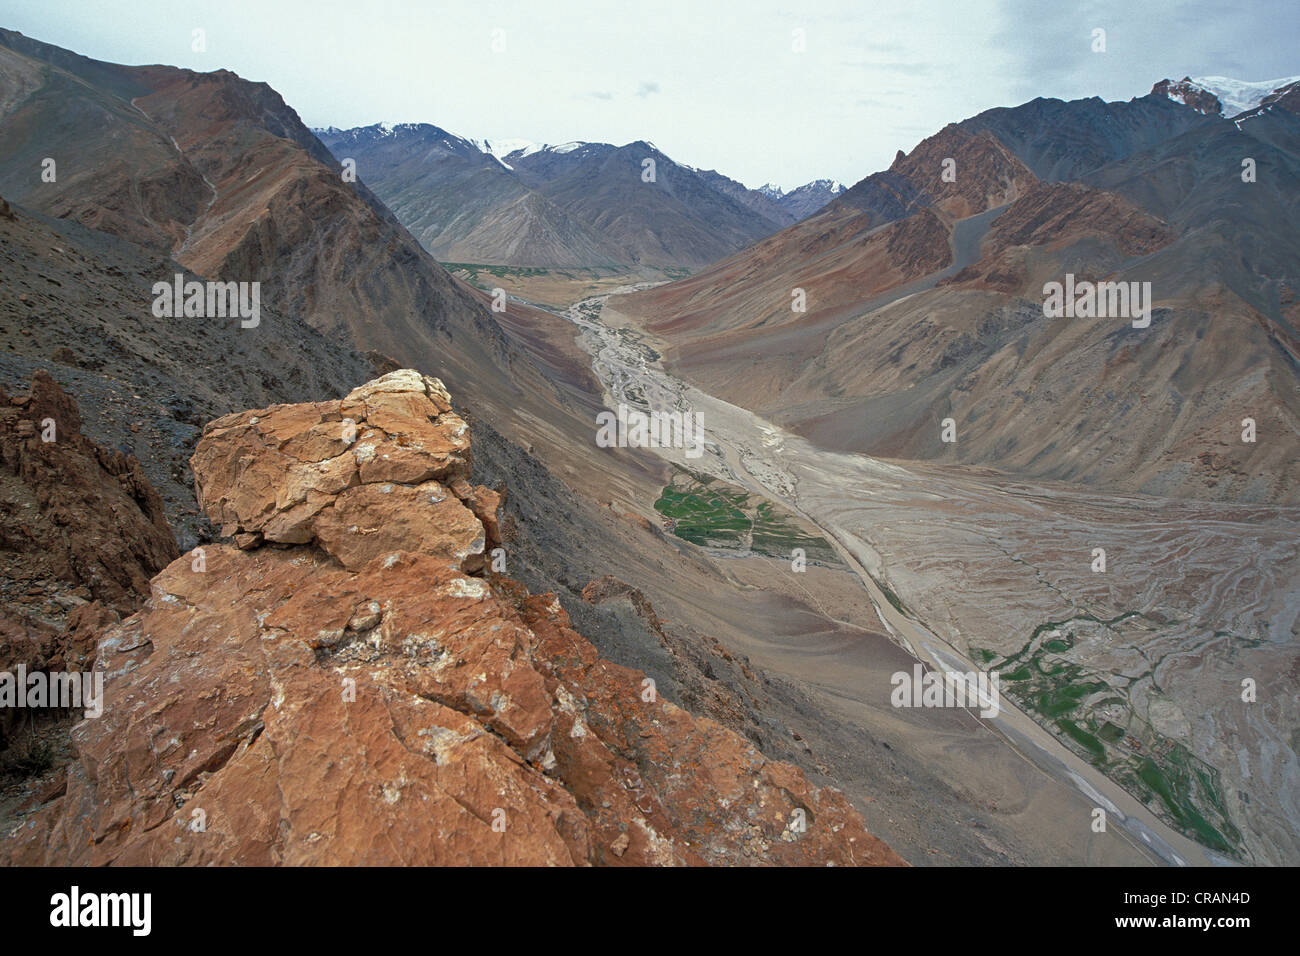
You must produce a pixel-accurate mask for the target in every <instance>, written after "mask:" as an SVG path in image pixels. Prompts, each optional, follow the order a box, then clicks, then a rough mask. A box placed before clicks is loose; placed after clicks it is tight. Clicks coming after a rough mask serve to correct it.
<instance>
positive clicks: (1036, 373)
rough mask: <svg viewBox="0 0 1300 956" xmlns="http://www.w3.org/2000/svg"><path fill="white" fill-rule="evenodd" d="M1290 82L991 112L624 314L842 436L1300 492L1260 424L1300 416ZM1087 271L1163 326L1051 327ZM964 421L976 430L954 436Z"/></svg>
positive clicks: (1150, 480) (1299, 424)
mask: <svg viewBox="0 0 1300 956" xmlns="http://www.w3.org/2000/svg"><path fill="white" fill-rule="evenodd" d="M1284 96H1285V93H1283V94H1282V95H1279V96H1278V97H1276V98H1275V100H1274V101H1273V103H1274V104H1276V105H1270V106H1266V107H1262V108H1257V109H1256V110H1255V112H1254V114H1253V116H1252V118H1249V119H1246V120H1242V119H1240V118H1238V119H1237V120H1236V121H1235V122H1234V121H1231V120H1227V119H1223V118H1219V117H1217V116H1208V115H1205V114H1204V113H1202V112H1201V111H1199V110H1198V109H1197V108H1196V107H1195V106H1189V105H1184V104H1181V103H1178V102H1175V101H1173V100H1171V99H1169V98H1168V97H1167V96H1158V95H1149V96H1146V97H1141V98H1138V99H1135V100H1133V101H1130V102H1128V103H1103V102H1102V101H1100V100H1098V99H1095V98H1094V99H1086V100H1077V101H1072V102H1069V103H1065V102H1061V101H1054V100H1041V99H1040V100H1034V101H1032V102H1030V103H1027V104H1024V105H1023V106H1021V107H1016V108H1011V109H999V110H990V111H988V112H986V113H982V114H980V115H979V116H976V117H973V118H972V119H970V120H966V121H964V122H961V123H956V124H953V125H951V126H949V127H947V128H946V129H945V130H943V131H941V132H940V133H938V134H936V135H935V136H933V137H930V138H929V139H927V140H925V141H923V142H922V143H921V144H920V145H918V146H917V147H916V149H914V150H913V151H912V152H911V153H910V154H903V153H900V154H899V156H898V157H897V159H896V160H895V162H894V163H893V164H892V165H891V167H890V169H888V170H886V171H883V172H881V173H876V174H873V175H871V176H868V177H867V178H865V179H864V180H862V181H861V182H859V183H857V184H856V185H855V186H853V187H852V188H851V189H849V190H848V191H847V192H845V193H844V194H843V195H842V196H840V197H839V198H838V199H836V200H835V201H833V202H832V203H831V204H830V205H829V206H827V207H826V208H825V209H824V210H822V211H821V212H820V213H818V214H816V215H814V216H813V217H811V218H809V219H807V220H805V221H803V222H800V223H798V224H796V225H794V226H791V227H788V228H787V229H785V230H783V231H782V232H779V233H777V234H775V235H773V236H770V237H768V238H767V239H765V240H763V241H761V242H759V243H757V244H756V245H754V246H753V247H751V248H749V249H746V250H744V251H742V252H741V253H739V254H738V255H737V256H734V257H732V258H730V259H728V260H725V261H722V262H719V263H717V264H715V265H714V266H712V267H710V268H709V269H706V270H704V271H702V272H700V273H697V274H696V275H694V276H691V277H690V278H689V279H685V280H682V281H680V282H676V283H673V284H670V285H666V286H660V287H658V288H656V289H653V290H650V291H648V292H642V293H638V294H635V295H630V296H622V297H619V298H618V299H617V300H615V301H614V303H612V304H613V306H614V307H615V308H617V309H618V310H619V311H620V312H622V313H624V314H626V315H628V316H631V317H634V318H635V319H636V321H637V322H638V323H644V325H645V327H646V328H647V329H649V330H650V331H651V332H653V333H654V334H655V335H656V336H657V337H658V338H659V339H660V345H661V346H662V348H663V350H664V354H665V357H666V359H667V362H668V364H669V367H670V368H673V369H675V370H677V371H678V372H679V373H680V374H683V375H684V376H686V377H687V378H689V379H691V380H692V381H695V382H697V383H699V384H700V385H701V387H703V388H704V389H706V390H707V391H710V392H712V393H713V394H716V395H718V396H720V397H722V398H724V399H726V400H728V401H731V402H734V403H735V404H738V405H742V406H744V407H749V408H753V409H755V410H756V411H759V412H760V413H761V414H764V415H765V416H767V417H769V418H771V419H773V420H775V421H777V422H780V423H783V424H786V425H789V426H792V427H794V428H795V429H796V430H798V431H799V432H801V433H803V434H805V435H807V436H808V437H810V438H812V439H814V440H815V441H817V442H818V443H820V444H822V445H824V446H826V447H829V448H834V449H841V450H847V451H861V452H867V453H870V454H873V455H882V456H889V457H898V458H920V459H925V458H937V457H942V458H944V459H951V458H953V457H954V456H955V457H956V460H958V461H962V462H966V463H970V464H981V465H988V466H992V467H996V468H1000V469H1003V470H1007V471H1011V472H1013V473H1016V474H1019V475H1024V476H1033V477H1035V478H1051V479H1062V480H1071V481H1078V482H1083V483H1085V484H1088V485H1092V486H1096V487H1098V488H1105V489H1111V490H1133V491H1137V490H1141V491H1146V492H1150V493H1154V494H1172V495H1180V496H1188V497H1196V498H1210V499H1227V500H1245V501H1287V502H1300V470H1298V469H1297V465H1296V464H1295V462H1294V461H1293V460H1291V458H1292V456H1291V454H1290V451H1289V449H1288V447H1287V443H1285V442H1274V443H1271V444H1270V443H1253V444H1244V443H1242V442H1241V441H1240V440H1239V435H1238V433H1239V432H1240V431H1241V428H1242V425H1241V420H1242V419H1243V418H1245V417H1253V418H1254V419H1255V420H1256V421H1257V422H1259V423H1261V424H1260V427H1261V428H1265V427H1266V428H1267V430H1268V431H1269V433H1270V434H1274V435H1277V434H1282V435H1286V434H1293V433H1295V432H1296V431H1297V430H1300V396H1298V395H1297V390H1296V389H1295V388H1294V387H1293V383H1294V381H1295V378H1296V372H1297V368H1300V337H1297V325H1296V317H1297V313H1296V305H1295V302H1294V299H1295V292H1294V289H1295V287H1296V283H1297V281H1300V277H1297V276H1296V274H1295V272H1294V263H1295V262H1296V261H1297V257H1298V256H1300V229H1298V228H1297V227H1296V225H1295V223H1296V222H1297V219H1296V213H1297V211H1298V210H1297V208H1296V203H1297V196H1298V195H1300V139H1297V132H1298V131H1300V117H1297V116H1296V115H1295V114H1294V113H1293V112H1290V111H1289V110H1287V109H1286V108H1285V105H1284V100H1283V97H1284ZM1243 156H1251V157H1253V158H1254V160H1255V162H1256V163H1257V165H1258V170H1259V172H1258V176H1257V180H1256V181H1254V182H1243V180H1242V177H1241V176H1240V175H1238V174H1237V173H1239V172H1240V170H1241V157H1243ZM949 159H951V160H953V161H954V164H955V165H954V166H953V168H954V169H955V177H953V181H951V182H949V181H946V180H945V179H944V177H943V176H942V171H943V169H944V164H945V161H946V160H949ZM1224 169H1229V170H1235V171H1236V172H1234V173H1233V174H1232V175H1225V174H1224V172H1223V170H1224ZM1065 273H1072V274H1075V275H1076V276H1078V277H1079V278H1085V277H1086V278H1088V279H1092V280H1120V281H1126V282H1139V283H1140V282H1143V281H1145V282H1150V283H1151V295H1152V297H1153V299H1154V304H1153V312H1152V320H1151V326H1150V328H1149V329H1147V330H1138V329H1134V328H1131V327H1129V323H1127V322H1126V321H1125V320H1123V319H1119V320H1116V321H1102V320H1090V321H1085V320H1078V319H1074V320H1071V319H1064V318H1062V319H1052V318H1048V317H1046V316H1045V315H1044V309H1043V301H1044V300H1043V294H1044V293H1043V288H1044V284H1045V283H1046V282H1048V281H1051V280H1060V279H1061V277H1062V276H1063V275H1064V274H1065ZM795 289H802V290H803V292H804V295H805V296H806V302H807V311H806V312H798V311H793V310H792V290H795ZM1252 369H1253V370H1254V371H1249V370H1252ZM1045 377H1050V379H1051V381H1052V382H1053V386H1052V388H1051V390H1050V391H1049V392H1046V393H1044V391H1043V389H1042V387H1041V385H1038V384H1035V383H1041V382H1043V381H1044V379H1045ZM1099 383H1104V385H1102V384H1099ZM1030 394H1033V395H1035V396H1036V399H1035V402H1034V404H1033V405H1032V407H1031V406H1030V405H1028V404H1024V403H1022V401H1023V397H1024V396H1027V395H1030ZM1017 396H1019V397H1020V398H1016V397H1017ZM1153 406H1154V407H1159V408H1162V409H1167V410H1168V411H1167V413H1166V414H1162V415H1152V414H1150V411H1149V409H1151V408H1152V407H1153ZM949 416H951V417H954V418H955V420H956V423H957V427H958V429H959V431H960V432H961V434H962V435H963V438H962V440H961V441H960V442H959V443H957V444H956V445H948V444H945V443H943V442H941V441H940V435H939V430H938V428H937V423H938V422H939V421H940V420H942V419H944V418H946V417H949ZM1264 422H1267V423H1268V424H1267V426H1265V425H1263V424H1262V423H1264ZM1062 429H1064V430H1065V432H1066V433H1067V434H1070V435H1073V436H1077V437H1076V438H1075V439H1074V440H1073V441H1071V442H1066V443H1063V442H1061V441H1060V440H1059V435H1060V433H1061V430H1062ZM1117 433H1123V434H1124V435H1126V436H1127V441H1126V442H1125V443H1124V445H1123V447H1120V446H1119V445H1118V444H1116V443H1115V442H1114V441H1113V439H1112V438H1108V437H1107V436H1108V435H1112V436H1113V435H1114V434H1117ZM1085 449H1086V452H1085V453H1084V454H1079V452H1080V451H1082V450H1085Z"/></svg>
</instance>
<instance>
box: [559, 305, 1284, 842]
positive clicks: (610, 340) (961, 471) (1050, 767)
mask: <svg viewBox="0 0 1300 956" xmlns="http://www.w3.org/2000/svg"><path fill="white" fill-rule="evenodd" d="M629 291H630V290H629ZM618 302H619V300H618V298H617V296H614V297H610V298H603V297H602V298H596V299H591V300H587V301H584V302H580V303H578V304H576V305H575V306H574V307H573V308H572V309H570V310H569V311H568V312H567V315H568V317H569V318H570V319H571V320H572V321H573V322H574V323H575V324H576V325H577V326H578V328H579V329H580V330H581V332H582V334H581V337H580V340H579V341H580V342H581V344H582V345H583V347H584V348H586V349H587V350H588V351H589V352H590V354H591V355H592V367H593V369H594V371H595V372H596V374H597V375H598V376H599V378H600V380H601V382H602V383H603V384H604V387H605V389H606V393H607V398H606V401H607V402H608V403H617V402H627V403H629V404H631V405H634V406H639V407H642V408H647V407H648V408H649V409H652V410H653V409H678V410H682V411H686V410H692V411H695V412H696V413H698V414H699V415H700V416H701V418H702V422H703V425H704V429H705V432H706V434H707V435H708V439H709V441H708V443H707V444H706V447H707V448H708V451H709V453H708V454H707V455H706V456H705V457H704V458H703V459H702V460H700V461H696V462H691V463H687V462H685V461H684V460H679V461H677V462H676V463H677V464H679V465H683V466H685V465H688V464H689V466H690V467H692V468H693V469H695V470H697V471H699V472H703V473H706V474H708V475H711V476H713V477H715V478H717V479H720V480H723V481H725V482H728V483H729V484H731V485H734V486H736V487H739V488H742V489H744V490H746V491H748V492H750V493H752V494H757V495H761V496H764V497H766V498H768V499H769V500H772V501H774V502H778V503H780V504H781V505H783V506H784V507H786V508H789V509H790V510H791V511H793V512H795V513H796V514H798V515H800V516H802V517H803V518H805V519H806V520H808V521H809V522H811V523H812V524H813V525H814V526H815V527H817V528H818V529H819V530H820V531H821V533H822V534H823V535H824V537H825V539H826V540H828V541H830V542H832V543H833V544H834V546H835V548H836V550H837V551H838V552H839V554H840V556H841V558H842V559H843V561H844V562H845V563H847V564H848V565H849V566H850V567H851V568H852V569H853V570H854V571H855V572H856V573H857V574H858V576H859V578H860V580H861V582H862V584H863V586H864V587H865V588H866V589H867V591H868V592H869V593H870V595H871V599H872V603H873V605H874V606H875V609H876V611H877V613H878V614H879V615H880V618H881V620H882V622H884V624H885V626H886V627H887V629H888V630H889V633H890V635H891V637H892V638H893V639H894V640H896V641H897V642H898V643H899V645H900V646H901V647H903V648H904V649H905V650H906V651H907V652H908V653H909V654H913V655H915V656H917V657H918V658H919V659H921V660H922V661H924V662H926V664H927V665H928V666H931V667H935V668H939V669H942V670H962V671H965V670H970V669H974V668H975V667H976V666H977V665H978V666H979V667H981V668H990V667H996V668H999V669H1002V670H1003V680H1004V683H1003V687H1004V694H1005V695H1009V696H1010V697H1011V699H1012V700H1014V701H1015V702H1016V705H1017V706H1016V707H1014V708H1013V707H1010V706H1006V709H1004V711H1003V712H1002V714H1001V715H999V716H998V717H997V718H995V719H993V720H992V721H989V722H987V724H988V729H990V730H994V731H995V732H997V733H998V734H999V735H1001V736H1002V737H1003V738H1004V739H1005V740H1007V741H1008V742H1010V743H1011V744H1012V746H1014V747H1015V748H1016V749H1017V750H1018V751H1019V752H1020V753H1022V754H1023V755H1024V757H1025V759H1027V760H1030V761H1032V762H1033V763H1034V764H1035V766H1037V767H1039V768H1041V769H1042V770H1044V771H1045V772H1047V773H1050V774H1052V775H1054V776H1055V777H1057V778H1058V779H1060V780H1063V781H1067V782H1068V783H1069V784H1070V785H1071V786H1072V787H1074V788H1077V790H1078V791H1079V792H1080V793H1081V794H1083V795H1086V796H1087V798H1088V799H1089V800H1090V801H1092V803H1093V804H1094V805H1095V806H1098V807H1101V808H1104V809H1105V810H1106V811H1107V813H1108V815H1109V823H1110V825H1111V826H1112V827H1123V828H1125V829H1126V830H1127V831H1128V832H1129V833H1130V834H1131V836H1132V838H1134V839H1135V840H1140V841H1141V842H1142V844H1144V845H1145V846H1146V847H1147V848H1149V849H1150V850H1151V851H1152V852H1153V853H1154V855H1155V856H1156V857H1158V858H1160V859H1162V860H1164V861H1165V862H1169V863H1205V862H1224V863H1226V862H1229V861H1231V860H1255V861H1273V862H1278V861H1280V860H1283V859H1286V858H1288V856H1289V855H1290V854H1293V853H1294V852H1295V850H1296V848H1295V847H1294V846H1293V845H1292V843H1291V842H1290V841H1292V840H1293V839H1294V838H1293V837H1292V836H1291V835H1290V834H1291V833H1293V832H1294V829H1295V825H1296V823H1297V819H1298V818H1297V807H1296V805H1295V803H1294V799H1295V798H1294V794H1295V792H1296V783H1297V778H1296V768H1295V766H1294V765H1293V763H1291V761H1289V760H1288V759H1287V758H1286V757H1285V756H1284V755H1285V754H1286V749H1285V748H1284V747H1283V746H1280V745H1282V744H1284V742H1285V739H1286V738H1285V735H1286V733H1287V731H1286V728H1287V727H1288V726H1292V725H1293V724H1294V722H1295V720H1296V717H1297V714H1296V713H1295V709H1294V708H1295V701H1294V699H1293V698H1290V696H1289V695H1288V693H1287V691H1286V687H1285V680H1286V677H1285V675H1286V674H1287V673H1288V672H1294V668H1295V666H1296V660H1295V652H1294V650H1293V648H1292V647H1291V646H1289V645H1290V642H1291V635H1292V631H1293V628H1294V627H1295V626H1296V621H1297V616H1298V615H1300V598H1298V596H1297V595H1296V594H1295V593H1294V592H1293V591H1291V590H1290V589H1289V588H1288V582H1289V581H1293V580H1295V579H1296V577H1297V576H1298V575H1300V510H1297V509H1295V508H1285V507H1263V506H1253V505H1225V504H1215V503H1205V502H1187V501H1183V502H1178V501H1169V500H1161V499H1155V498H1146V497H1142V496H1138V495H1125V496H1115V497H1112V498H1109V499H1104V500H1103V499H1099V498H1098V496H1096V495H1089V494H1083V493H1080V492H1079V491H1078V490H1076V489H1072V488H1069V487H1067V486H1060V485H1053V484H1050V483H1027V482H1023V481H1020V480H1016V479H1013V478H1010V477H1008V476H1003V475H998V474H997V473H995V472H992V471H989V470H981V469H971V468H953V467H944V466H940V465H932V464H926V463H908V464H907V465H906V466H903V465H902V464H899V463H895V462H889V461H884V460H879V459H874V458H870V457H867V456H863V455H852V454H844V453H838V452H830V451H825V450H822V449H819V448H817V447H816V446H814V445H812V444H811V443H809V442H808V441H806V440H805V439H803V438H801V437H799V436H797V435H794V434H791V433H790V432H788V431H786V430H784V429H782V428H780V427H778V426H775V425H773V424H772V423H770V422H767V421H765V420H763V419H761V418H759V417H758V416H755V415H753V414H751V413H749V412H746V411H744V410H743V409H740V408H738V407H736V406H734V405H730V404H728V403H725V402H722V401H720V400H718V399H715V398H712V397H711V396H708V395H707V394H705V393H703V392H701V391H699V390H698V389H696V388H694V387H692V386H690V385H688V384H686V383H684V382H682V381H680V380H678V379H676V378H674V377H672V376H671V375H669V374H667V373H665V372H664V371H663V369H662V368H661V367H660V364H659V349H660V346H659V344H658V343H656V342H655V341H654V339H653V338H652V337H649V336H646V335H644V334H642V333H641V332H639V331H638V330H636V329H635V328H634V327H633V326H632V325H630V324H629V320H628V317H627V316H626V315H622V314H620V313H619V311H618ZM659 454H661V455H664V456H665V457H667V458H669V459H670V460H674V459H675V458H679V457H680V453H679V452H674V451H672V450H660V451H659ZM1097 546H1104V547H1105V548H1106V550H1107V554H1108V556H1109V561H1110V564H1109V566H1108V570H1107V572H1106V573H1102V574H1098V573H1094V572H1093V571H1092V570H1091V569H1090V568H1091V561H1092V559H1093V548H1095V547H1097ZM785 566H786V569H787V572H789V562H788V561H787V562H786V564H785ZM789 573H791V574H792V576H793V572H789ZM1058 632H1059V633H1060V635H1061V636H1060V637H1059V638H1058V639H1057V640H1054V641H1049V642H1045V641H1044V640H1043V635H1044V634H1047V635H1048V636H1049V637H1051V636H1055V635H1057V634H1058ZM782 666H786V667H788V666H789V665H788V662H786V663H785V664H784V665H778V670H779V669H781V667H782ZM1031 669H1032V674H1031V673H1030V670H1031ZM850 674H852V671H851V670H845V671H844V672H843V673H842V674H841V673H840V672H839V668H838V667H837V666H836V663H835V662H832V661H828V662H825V664H824V666H823V668H822V669H821V670H820V671H819V682H818V683H819V684H820V686H821V688H822V689H823V690H828V691H830V692H831V693H832V695H833V696H835V697H838V698H839V699H840V701H841V706H842V707H843V708H844V710H845V712H846V713H847V712H852V711H853V709H854V705H855V704H858V703H860V702H862V701H863V700H867V699H879V698H883V697H886V696H887V695H888V689H889V688H888V686H887V685H883V684H882V685H879V686H862V685H855V684H854V683H853V682H852V679H851V678H849V679H848V680H845V677H846V676H847V675H850ZM1245 678H1251V679H1252V680H1254V681H1256V682H1257V683H1258V685H1259V688H1260V691H1259V693H1260V699H1261V701H1264V699H1265V698H1267V703H1258V704H1254V705H1251V704H1247V703H1243V701H1242V699H1241V696H1240V691H1241V682H1242V680H1243V679H1245ZM831 688H833V690H831ZM1085 728H1088V729H1085ZM1103 728H1104V729H1103ZM1094 730H1095V731H1096V733H1094V732H1093V731H1094ZM1099 735H1100V736H1099ZM1225 737H1226V739H1230V740H1234V741H1237V742H1239V744H1240V745H1241V749H1240V750H1239V751H1237V752H1235V753H1228V752H1225V750H1224V748H1223V747H1222V745H1221V744H1220V743H1219V741H1220V740H1221V739H1224V738H1225ZM1238 754H1240V755H1241V756H1240V759H1239V758H1238ZM1246 754H1251V755H1254V756H1250V757H1248V756H1246ZM1242 821H1249V823H1250V827H1249V828H1247V827H1243V826H1239V825H1238V824H1239V823H1240V822H1242ZM1090 822H1091V821H1090V819H1088V818H1080V819H1078V820H1076V821H1074V822H1073V826H1075V827H1077V828H1078V829H1079V831H1081V832H1082V831H1083V830H1085V829H1086V828H1087V826H1088V825H1089V823H1090ZM1064 825H1070V824H1064ZM1259 834H1265V835H1266V836H1265V837H1264V838H1261V837H1260V836H1259ZM1189 835H1190V836H1195V837H1197V838H1199V841H1200V842H1199V843H1198V842H1195V841H1193V840H1191V839H1189V838H1188V837H1189Z"/></svg>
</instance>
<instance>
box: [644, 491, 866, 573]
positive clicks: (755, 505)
mask: <svg viewBox="0 0 1300 956" xmlns="http://www.w3.org/2000/svg"><path fill="white" fill-rule="evenodd" d="M655 510H656V511H658V512H659V513H660V514H661V515H663V516H664V517H665V518H667V519H668V522H667V525H668V529H669V530H670V531H671V532H672V533H673V534H674V535H676V536H677V537H679V538H681V539H683V540H685V541H689V542H691V543H692V544H697V545H700V546H701V547H706V548H712V549H714V550H721V551H734V552H736V553H737V554H749V553H753V554H761V555H765V556H767V557H772V558H783V559H785V560H790V558H791V555H792V553H793V551H794V549H795V548H802V549H803V550H804V553H805V555H806V556H807V559H808V562H809V563H810V564H812V563H817V564H824V565H831V566H834V567H842V566H843V564H842V562H841V561H840V560H839V558H838V556H837V555H836V554H835V551H834V549H833V548H832V547H831V546H830V545H829V544H828V543H827V542H826V539H824V538H822V537H820V536H818V535H812V534H808V533H807V532H806V531H804V530H803V528H802V527H801V526H800V524H799V522H798V521H796V520H795V518H794V516H793V515H791V514H789V513H788V512H786V511H784V510H781V509H779V508H777V507H776V506H775V505H773V504H772V503H771V502H770V501H767V500H766V499H763V498H759V497H758V496H756V495H751V494H748V493H747V492H744V491H742V490H741V489H739V488H736V487H734V486H732V485H728V484H726V483H725V482H723V481H720V480H718V479H715V478H711V477H709V476H708V475H697V474H695V473H694V472H689V471H686V470H685V469H678V470H677V472H676V473H675V474H674V475H673V478H672V480H671V481H670V482H669V483H668V484H667V485H665V486H664V489H663V491H662V492H661V493H660V495H659V499H658V500H657V501H656V502H655Z"/></svg>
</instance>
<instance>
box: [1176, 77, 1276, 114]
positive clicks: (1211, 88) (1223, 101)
mask: <svg viewBox="0 0 1300 956" xmlns="http://www.w3.org/2000/svg"><path fill="white" fill-rule="evenodd" d="M1297 81H1300V76H1283V77H1279V78H1278V79H1276V80H1259V81H1257V82H1251V81H1249V80H1235V79H1233V78H1232V77H1230V76H1193V77H1184V78H1183V79H1182V80H1180V81H1178V82H1177V83H1174V82H1171V81H1169V80H1165V81H1164V82H1163V83H1158V84H1156V88H1157V89H1159V90H1161V91H1162V92H1164V94H1165V95H1166V96H1168V97H1169V98H1170V99H1171V100H1173V101H1174V102H1176V103H1182V104H1184V105H1185V106H1192V107H1195V108H1198V109H1200V110H1201V111H1202V112H1206V113H1211V112H1213V107H1212V105H1211V104H1205V105H1199V104H1198V103H1197V102H1196V98H1197V94H1198V93H1210V94H1212V95H1213V96H1214V98H1215V99H1217V100H1218V101H1219V106H1220V107H1222V111H1221V112H1220V114H1219V115H1221V116H1223V117H1224V118H1225V119H1232V118H1233V117H1234V116H1240V115H1241V114H1242V113H1245V112H1247V111H1249V110H1253V109H1254V108H1255V107H1257V106H1259V104H1260V103H1262V102H1263V101H1264V98H1265V97H1266V96H1268V95H1269V94H1270V93H1273V92H1275V91H1276V90H1280V89H1281V88H1282V87H1284V86H1289V85H1291V84H1292V83H1295V82H1297ZM1202 99H1203V97H1202Z"/></svg>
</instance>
